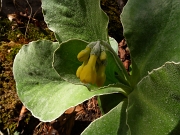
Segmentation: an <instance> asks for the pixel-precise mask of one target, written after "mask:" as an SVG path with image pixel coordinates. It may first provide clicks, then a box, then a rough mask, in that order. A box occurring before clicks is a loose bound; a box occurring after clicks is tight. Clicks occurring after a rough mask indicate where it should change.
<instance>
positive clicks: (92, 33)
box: [42, 0, 108, 42]
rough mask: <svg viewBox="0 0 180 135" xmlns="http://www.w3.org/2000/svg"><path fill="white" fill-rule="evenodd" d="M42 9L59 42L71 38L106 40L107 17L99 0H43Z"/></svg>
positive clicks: (90, 40)
mask: <svg viewBox="0 0 180 135" xmlns="http://www.w3.org/2000/svg"><path fill="white" fill-rule="evenodd" d="M42 9H43V13H44V19H45V21H46V23H47V25H48V27H49V28H50V29H51V30H52V31H53V32H55V35H56V38H57V40H58V41H59V42H62V41H66V40H68V39H72V38H77V39H83V40H85V41H89V42H92V41H96V40H105V41H107V40H108V39H107V38H108V35H107V25H108V17H107V15H106V14H105V13H104V12H103V11H102V10H101V7H100V0H91V1H89V0H51V1H49V0H43V1H42Z"/></svg>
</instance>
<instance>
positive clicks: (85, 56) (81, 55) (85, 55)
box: [77, 47, 91, 62]
mask: <svg viewBox="0 0 180 135" xmlns="http://www.w3.org/2000/svg"><path fill="white" fill-rule="evenodd" d="M90 52H91V48H90V47H86V48H85V49H84V50H81V51H80V52H79V53H78V55H77V58H78V60H79V61H80V62H83V61H87V60H88V58H89V55H90Z"/></svg>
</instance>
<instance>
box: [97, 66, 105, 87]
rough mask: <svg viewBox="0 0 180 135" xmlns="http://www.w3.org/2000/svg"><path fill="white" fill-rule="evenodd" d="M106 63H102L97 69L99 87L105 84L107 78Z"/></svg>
mask: <svg viewBox="0 0 180 135" xmlns="http://www.w3.org/2000/svg"><path fill="white" fill-rule="evenodd" d="M105 68H106V66H105V64H100V65H99V67H98V70H97V77H96V84H97V86H98V87H100V86H103V84H104V82H105V80H106V74H105Z"/></svg>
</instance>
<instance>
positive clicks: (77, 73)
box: [76, 61, 87, 78]
mask: <svg viewBox="0 0 180 135" xmlns="http://www.w3.org/2000/svg"><path fill="white" fill-rule="evenodd" d="M86 64H87V61H84V62H83V64H82V65H81V66H79V67H78V69H77V71H76V76H77V77H78V78H79V77H80V74H81V71H82V69H83V67H84V66H85V65H86Z"/></svg>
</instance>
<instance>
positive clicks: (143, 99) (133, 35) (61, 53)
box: [13, 0, 180, 135]
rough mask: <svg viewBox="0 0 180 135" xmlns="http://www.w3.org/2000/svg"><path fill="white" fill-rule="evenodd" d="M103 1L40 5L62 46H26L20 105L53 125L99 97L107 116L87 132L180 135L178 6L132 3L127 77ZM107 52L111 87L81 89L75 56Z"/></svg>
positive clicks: (16, 68)
mask: <svg viewBox="0 0 180 135" xmlns="http://www.w3.org/2000/svg"><path fill="white" fill-rule="evenodd" d="M99 3H100V1H99V0H92V1H89V0H81V1H79V0H73V1H66V0H60V1H59V0H51V1H49V0H43V1H42V8H43V13H44V18H45V21H46V23H47V24H48V27H49V28H50V29H51V30H52V31H53V32H54V33H55V36H56V38H57V41H58V42H51V41H47V40H39V41H34V42H31V43H29V44H28V45H24V46H23V47H22V49H21V50H20V51H19V53H18V54H17V56H16V58H15V61H14V65H13V72H14V78H15V81H16V87H17V92H18V95H19V98H20V99H21V101H22V102H23V104H24V105H25V106H26V107H27V108H28V109H29V110H30V111H31V112H32V114H33V115H34V116H35V117H37V118H39V119H40V120H41V121H52V120H54V119H56V118H58V117H59V116H60V115H62V114H63V112H64V111H65V110H67V109H68V108H70V107H72V106H75V105H77V104H79V103H82V102H83V101H85V100H87V99H89V98H91V97H93V96H100V98H99V105H100V106H101V109H102V112H104V115H103V116H102V117H101V118H99V119H97V120H95V121H93V122H92V123H91V124H90V125H89V127H88V128H87V129H86V130H85V131H84V132H83V133H82V134H83V135H84V134H88V135H89V134H97V135H105V134H112V135H116V134H121V135H126V134H128V135H129V134H132V135H162V134H169V135H173V134H179V130H178V129H179V128H180V122H179V121H180V117H179V116H180V89H179V88H180V84H179V83H178V81H179V78H180V63H179V62H180V54H179V52H180V46H179V42H180V40H179V35H180V26H179V25H178V24H179V22H180V17H179V12H180V9H179V5H180V4H179V2H178V0H175V1H168V0H163V1H161V0H160V1H155V0H150V1H148V2H147V1H142V0H138V1H134V0H129V1H128V3H127V5H126V6H125V8H124V10H123V13H122V15H121V19H122V23H123V28H124V36H125V38H126V40H127V44H128V46H129V49H130V52H131V58H132V75H131V76H129V75H128V74H127V73H126V70H125V68H124V67H123V65H122V63H121V61H120V60H119V59H118V57H117V54H116V53H115V51H113V49H112V48H111V47H110V45H108V44H109V39H108V35H107V25H108V17H107V15H106V14H105V13H104V12H103V11H102V10H101V8H100V4H99ZM99 40H100V41H103V42H102V45H104V46H105V47H106V52H107V59H108V62H107V66H106V71H105V72H106V76H107V79H106V82H105V84H104V86H103V87H100V88H99V87H96V86H93V85H90V84H89V85H84V84H83V83H81V82H80V81H79V79H78V78H77V77H76V70H77V68H78V67H79V66H80V65H81V63H80V62H79V61H78V60H77V54H78V53H79V52H80V51H81V50H82V49H84V48H85V47H86V45H87V44H89V43H90V42H93V41H99Z"/></svg>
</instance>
